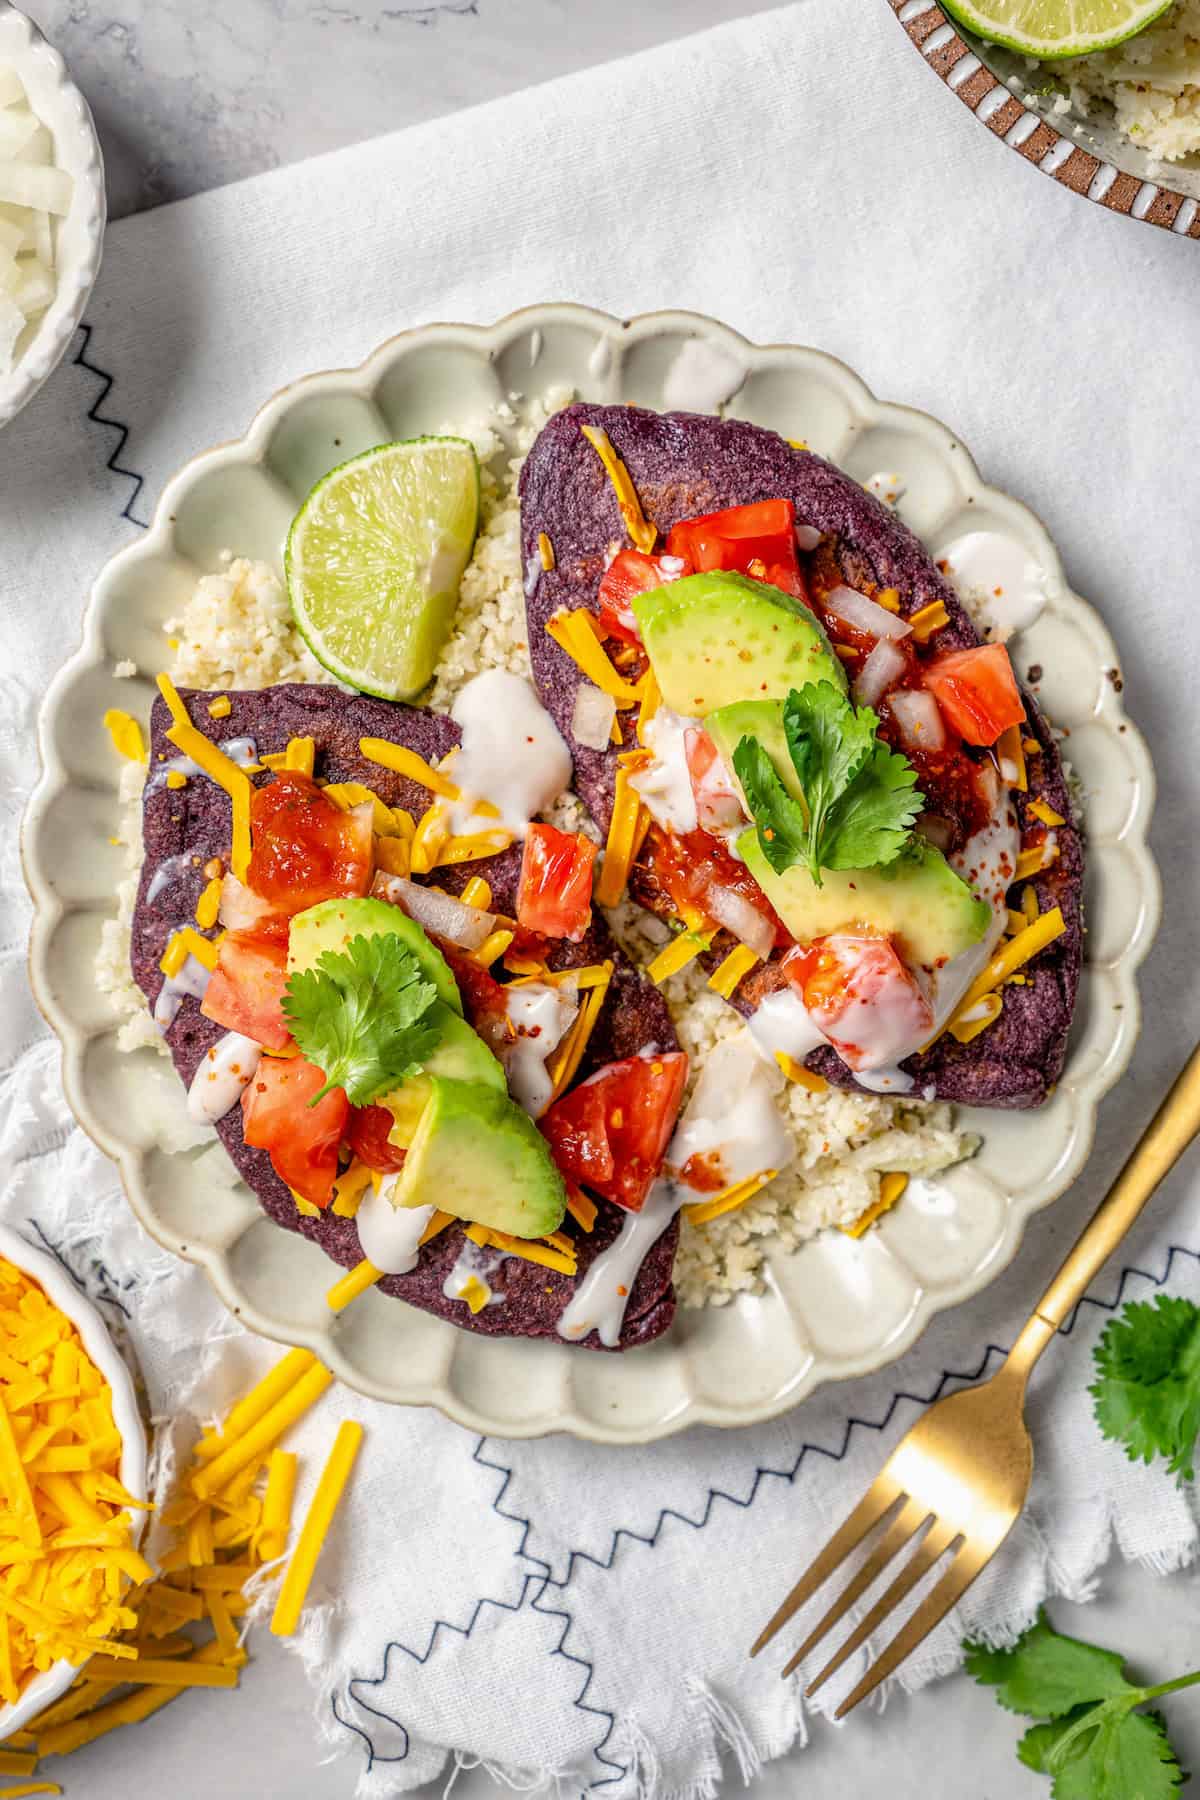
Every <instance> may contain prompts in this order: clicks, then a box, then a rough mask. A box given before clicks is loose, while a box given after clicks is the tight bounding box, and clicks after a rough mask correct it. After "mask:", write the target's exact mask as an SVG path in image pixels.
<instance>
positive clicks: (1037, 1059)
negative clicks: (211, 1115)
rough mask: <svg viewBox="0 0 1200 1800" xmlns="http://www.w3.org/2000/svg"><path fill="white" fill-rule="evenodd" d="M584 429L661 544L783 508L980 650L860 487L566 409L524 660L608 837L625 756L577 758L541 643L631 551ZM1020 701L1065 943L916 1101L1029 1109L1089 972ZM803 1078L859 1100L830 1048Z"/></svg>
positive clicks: (540, 471)
mask: <svg viewBox="0 0 1200 1800" xmlns="http://www.w3.org/2000/svg"><path fill="white" fill-rule="evenodd" d="M584 425H590V426H596V427H599V428H600V429H602V430H604V431H606V432H607V434H608V437H609V439H610V441H611V443H612V445H613V448H614V449H615V450H616V452H617V454H618V456H620V458H621V460H622V461H623V462H624V464H625V466H626V468H627V469H628V471H629V474H630V476H631V478H632V480H633V485H634V487H635V489H636V490H637V494H638V498H639V500H640V501H641V505H642V510H643V512H644V513H645V515H646V517H647V518H648V519H649V520H650V521H651V522H652V523H653V524H654V525H656V526H657V527H658V530H659V532H660V533H661V534H663V535H664V536H665V534H666V533H667V532H668V531H669V530H670V529H671V526H672V525H674V524H677V523H678V521H679V520H681V519H690V518H695V517H696V516H697V515H698V514H701V513H708V512H717V511H720V510H721V509H722V508H724V507H729V506H743V505H748V504H750V503H751V502H753V501H756V500H770V499H785V500H791V501H792V502H793V504H794V506H795V509H796V518H797V522H800V523H805V524H808V525H812V526H815V528H816V529H817V530H818V531H820V532H821V533H822V535H823V538H824V539H825V540H826V545H827V546H828V548H829V550H830V551H831V552H832V554H833V556H834V557H835V558H836V560H837V564H838V566H839V568H840V570H841V574H842V578H843V580H844V581H845V582H846V583H847V585H848V586H850V587H856V588H868V589H869V588H871V587H872V586H874V587H881V588H883V587H888V588H895V589H896V591H897V593H898V594H899V596H900V611H901V614H902V615H903V616H904V617H910V616H911V615H912V614H913V613H915V612H918V611H919V610H920V609H921V607H923V606H927V605H928V604H929V603H930V602H931V601H935V600H940V601H941V602H942V603H943V605H944V606H945V608H946V611H947V613H948V614H949V623H948V624H947V625H944V626H943V627H942V629H941V630H940V631H939V633H938V637H937V644H938V649H939V651H943V652H944V651H950V650H963V649H969V648H971V647H972V646H973V645H976V644H979V643H981V642H982V639H981V638H980V636H979V633H978V632H977V631H976V629H975V626H974V624H973V623H972V621H971V618H970V616H969V614H968V613H967V611H966V609H965V608H964V607H963V605H962V602H961V601H960V600H959V598H958V595H957V594H956V592H955V591H954V588H953V587H952V586H951V584H950V583H949V582H948V581H947V580H946V579H945V578H944V577H943V576H942V575H941V574H940V573H939V571H938V569H937V568H936V567H935V566H934V563H933V561H932V560H931V558H930V556H929V554H928V552H927V551H926V549H925V547H924V545H923V544H922V543H921V542H920V540H919V538H917V537H916V536H915V534H914V533H913V532H911V531H910V530H909V529H908V527H907V526H906V525H904V524H903V523H902V522H901V521H900V520H899V519H898V518H897V517H896V516H895V514H894V513H892V512H890V511H889V510H888V509H887V508H886V507H885V506H883V505H882V504H881V503H880V502H879V501H878V500H876V499H875V498H874V496H873V495H871V494H868V493H867V492H866V491H865V489H863V488H861V487H860V486H859V485H858V483H857V482H855V481H852V480H851V479H850V477H849V476H848V475H845V474H843V473H842V471H841V470H840V469H837V468H835V467H834V466H833V464H832V463H828V462H825V461H824V460H823V459H822V458H821V457H819V456H814V455H813V454H812V452H811V451H807V450H797V449H795V448H793V446H792V445H790V444H789V443H787V442H786V440H785V439H783V438H781V437H779V436H777V435H776V433H775V432H773V431H766V430H764V429H763V428H762V427H761V426H758V425H750V424H747V423H746V422H745V421H743V420H740V419H717V418H713V417H711V416H709V415H700V414H693V413H654V412H647V411H644V410H642V409H641V408H639V407H632V406H590V405H576V406H570V407H567V408H566V409H565V410H564V411H562V412H559V413H556V414H555V415H554V417H553V418H552V419H551V420H550V421H549V423H548V424H547V425H546V426H545V427H544V428H543V430H542V431H541V433H540V434H539V436H538V438H537V440H536V441H535V443H534V445H533V447H532V449H531V450H530V452H529V455H528V457H527V459H526V462H525V466H524V469H523V470H522V472H521V483H520V494H521V548H522V561H523V566H524V567H525V568H526V569H527V570H528V571H529V578H528V582H527V589H526V613H527V623H528V636H529V654H530V660H531V662H532V665H533V673H534V680H535V682H536V684H537V687H538V692H539V694H540V696H541V699H542V704H543V705H544V706H545V707H546V708H547V710H548V711H549V712H550V713H551V714H552V716H553V718H554V720H555V722H556V724H557V725H558V728H559V730H560V731H561V732H562V734H563V737H564V738H565V739H566V742H567V745H568V747H569V748H570V750H571V754H572V756H573V757H574V760H575V782H576V787H577V789H578V792H579V794H580V796H581V797H582V799H583V800H584V802H585V804H586V805H587V806H588V808H589V809H590V811H591V813H592V815H593V817H594V818H595V820H596V822H597V824H598V825H599V826H600V828H601V829H602V830H607V828H608V822H609V819H610V817H611V814H612V805H613V788H614V783H615V780H616V768H617V756H618V755H619V750H618V748H617V747H616V746H610V747H609V748H607V749H605V750H591V749H588V748H587V747H586V746H584V745H581V744H577V743H575V741H574V739H573V738H572V735H571V721H572V717H573V715H574V708H575V696H576V693H577V692H578V689H579V685H580V682H581V681H582V680H583V676H582V674H581V673H580V671H579V669H578V668H577V667H576V665H575V663H574V662H573V661H572V660H571V658H570V657H569V656H568V655H567V654H566V652H565V651H563V650H561V649H560V648H559V646H558V645H557V644H556V643H555V642H554V640H553V639H552V638H551V637H550V636H549V634H548V633H547V631H546V621H547V620H548V619H549V618H550V616H551V615H552V614H553V613H555V612H557V611H558V609H559V608H560V607H577V606H586V607H588V608H590V609H591V610H592V611H593V612H594V611H596V610H597V593H598V590H599V586H600V579H601V577H602V575H603V573H604V570H605V567H606V565H607V557H608V548H609V546H610V545H611V544H614V543H617V544H619V543H624V542H625V541H626V539H625V527H624V523H623V521H622V518H621V513H620V509H619V507H618V504H617V498H616V494H615V493H614V491H613V487H612V484H611V482H610V481H609V479H608V476H607V475H606V473H605V471H604V468H603V466H602V464H601V462H600V459H599V457H598V456H597V455H596V452H595V450H594V449H593V448H592V446H591V444H590V443H589V442H588V440H587V439H586V438H585V437H584V436H583V434H582V431H581V427H582V426H584ZM542 532H545V534H546V535H547V537H548V538H549V539H550V542H551V544H552V545H553V549H554V567H553V568H552V569H543V568H542V566H541V559H540V557H539V555H538V538H539V535H540V534H541V533H542ZM1022 698H1023V700H1024V703H1025V708H1026V711H1027V714H1028V734H1029V735H1030V736H1031V737H1035V738H1036V739H1037V741H1038V743H1039V745H1040V746H1041V754H1040V755H1038V756H1030V757H1029V758H1028V759H1027V766H1028V780H1029V791H1028V793H1027V794H1015V795H1014V800H1015V803H1016V809H1017V817H1018V822H1019V824H1020V825H1021V827H1022V828H1024V827H1025V825H1026V822H1027V819H1028V817H1029V806H1030V804H1031V803H1032V802H1033V801H1035V800H1038V799H1041V800H1043V801H1045V802H1046V803H1047V804H1048V805H1049V806H1051V807H1052V808H1053V809H1054V811H1055V812H1057V813H1059V814H1061V816H1062V817H1063V818H1064V819H1065V820H1066V823H1065V824H1064V825H1061V826H1059V827H1058V828H1057V841H1058V849H1059V855H1058V858H1057V860H1056V861H1055V862H1054V863H1053V864H1052V865H1051V866H1050V868H1048V869H1046V870H1044V871H1042V872H1041V873H1040V874H1038V875H1037V876H1035V877H1034V878H1033V886H1034V888H1035V890H1036V892H1037V897H1038V905H1039V907H1040V909H1041V910H1042V911H1045V910H1047V909H1048V908H1049V907H1053V906H1060V907H1061V908H1062V914H1063V920H1064V922H1065V925H1066V930H1065V931H1064V933H1063V935H1062V936H1061V937H1059V938H1058V939H1057V940H1056V941H1055V942H1054V943H1053V944H1051V945H1050V946H1049V947H1048V948H1047V949H1045V950H1043V951H1042V952H1041V954H1040V955H1039V956H1038V957H1037V958H1036V959H1035V960H1034V961H1033V962H1032V963H1031V964H1030V965H1029V966H1028V967H1027V968H1026V969H1025V970H1024V971H1023V974H1024V975H1025V978H1026V979H1025V983H1024V985H1023V986H1020V985H1018V986H1009V987H1006V988H1005V989H1004V1010H1003V1013H1002V1014H1001V1016H1000V1018H998V1019H997V1021H996V1022H995V1024H993V1025H991V1026H989V1027H988V1028H987V1030H986V1031H983V1032H981V1033H980V1034H979V1036H978V1037H976V1038H974V1039H973V1040H972V1041H971V1042H970V1043H969V1044H959V1043H957V1042H956V1041H955V1040H954V1039H953V1038H951V1037H949V1036H943V1037H941V1038H939V1040H938V1041H937V1043H936V1044H934V1045H933V1046H932V1048H931V1049H930V1050H928V1051H927V1052H925V1053H924V1054H923V1055H917V1056H911V1057H908V1058H906V1059H905V1061H904V1063H903V1064H902V1065H901V1066H902V1067H903V1068H904V1069H905V1070H906V1071H907V1072H908V1073H909V1074H911V1075H912V1076H913V1078H914V1088H913V1094H914V1097H916V1098H924V1099H930V1100H932V1099H939V1100H954V1101H959V1102H961V1103H963V1104H964V1105H969V1106H992V1107H1008V1108H1016V1107H1030V1106H1038V1105H1040V1104H1041V1103H1042V1101H1044V1100H1045V1099H1046V1097H1047V1095H1048V1093H1049V1091H1050V1089H1051V1088H1052V1087H1053V1085H1054V1083H1055V1082H1056V1081H1057V1079H1058V1077H1059V1075H1060V1073H1061V1071H1062V1066H1063V1062H1064V1060H1065V1057H1066V1050H1067V1037H1068V1033H1069V1031H1070V1026H1071V1019H1072V1015H1073V1013H1074V1008H1075V999H1076V994H1077V991H1078V986H1079V971H1080V965H1081V962H1082V957H1083V918H1082V904H1083V844H1082V840H1081V835H1080V830H1079V825H1078V822H1077V820H1076V818H1075V812H1074V808H1073V806H1072V802H1071V795H1070V793H1069V791H1068V788H1067V783H1066V780H1065V778H1064V775H1063V769H1062V759H1061V757H1060V755H1059V750H1058V744H1057V741H1056V740H1055V738H1054V735H1053V733H1052V732H1051V730H1050V727H1049V725H1048V724H1047V722H1046V720H1045V718H1044V716H1043V715H1042V713H1041V710H1040V708H1039V707H1038V705H1037V702H1036V700H1035V699H1034V697H1033V695H1032V694H1031V693H1029V692H1028V690H1027V689H1023V690H1022ZM731 942H732V940H731V939H728V938H727V937H726V938H724V940H723V941H720V940H719V941H718V945H717V946H716V948H715V949H714V951H713V952H712V953H710V956H709V958H708V959H707V960H708V961H709V962H710V963H715V962H717V961H719V960H720V956H721V955H722V954H723V953H724V950H725V949H727V948H728V947H729V945H730V944H731ZM777 980H778V978H777V976H776V975H775V972H774V969H773V966H772V965H771V964H768V965H766V967H765V968H760V969H759V970H756V971H754V972H753V973H752V974H751V975H750V976H749V977H748V978H747V979H746V981H744V982H743V983H742V985H741V986H740V987H739V989H738V990H737V993H736V994H735V995H734V1001H733V1003H734V1005H735V1006H737V1007H738V1009H739V1011H741V1012H743V1013H745V1014H746V1015H750V1014H752V1013H753V1012H754V1011H755V1009H756V1007H757V1006H758V1005H759V1004H760V1002H761V1000H762V999H763V998H764V997H765V994H766V993H767V992H769V991H770V990H771V988H773V987H774V986H776V985H777ZM808 1066H809V1067H810V1068H812V1069H813V1070H815V1071H817V1072H818V1073H820V1074H822V1075H824V1076H825V1077H826V1078H827V1079H828V1080H830V1081H832V1082H834V1083H835V1084H836V1085H838V1086H840V1087H859V1086H860V1084H859V1083H858V1082H857V1081H856V1080H855V1078H854V1075H853V1074H852V1072H851V1071H850V1069H848V1068H847V1066H846V1065H845V1063H843V1062H842V1060H841V1058H840V1057H839V1056H838V1055H837V1053H836V1051H834V1050H832V1049H830V1048H828V1047H822V1048H821V1049H819V1050H816V1051H814V1052H813V1053H812V1055H811V1056H810V1057H809V1058H808Z"/></svg>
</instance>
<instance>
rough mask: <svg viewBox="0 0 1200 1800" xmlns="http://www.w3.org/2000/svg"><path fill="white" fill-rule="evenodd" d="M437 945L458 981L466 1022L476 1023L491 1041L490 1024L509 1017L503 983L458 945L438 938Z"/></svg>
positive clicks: (482, 1033) (479, 1030)
mask: <svg viewBox="0 0 1200 1800" xmlns="http://www.w3.org/2000/svg"><path fill="white" fill-rule="evenodd" d="M437 946H438V949H439V950H440V951H441V953H442V955H443V956H444V957H445V959H446V961H447V962H448V963H449V964H450V973H451V974H452V975H453V976H454V979H455V981H456V982H457V983H458V991H459V993H460V994H461V996H462V1003H463V1014H464V1016H465V1018H466V1021H467V1024H468V1025H473V1026H474V1027H475V1030H476V1031H478V1032H479V1033H480V1034H481V1036H484V1037H486V1038H488V1041H489V1042H490V1041H491V1034H490V1033H489V1027H495V1025H496V1023H497V1021H499V1022H501V1023H503V1021H504V1020H505V1019H506V1018H507V1017H508V1003H507V1001H506V1000H505V998H504V987H503V984H502V983H501V982H499V981H497V980H496V977H495V976H494V975H493V974H491V973H490V972H489V971H488V970H487V969H485V968H483V967H481V965H480V964H479V963H477V962H476V961H475V958H474V957H473V956H470V955H468V953H467V951H465V950H463V949H462V948H461V947H460V946H459V945H457V944H451V943H449V942H448V941H447V940H446V939H445V938H438V940H437Z"/></svg>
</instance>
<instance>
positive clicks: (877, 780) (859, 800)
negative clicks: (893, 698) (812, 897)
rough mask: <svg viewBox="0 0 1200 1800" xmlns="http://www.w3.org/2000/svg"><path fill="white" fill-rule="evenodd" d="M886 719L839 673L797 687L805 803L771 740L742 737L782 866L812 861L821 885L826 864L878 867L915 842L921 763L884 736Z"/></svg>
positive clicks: (749, 787) (765, 838)
mask: <svg viewBox="0 0 1200 1800" xmlns="http://www.w3.org/2000/svg"><path fill="white" fill-rule="evenodd" d="M878 725H879V719H878V716H877V714H875V713H874V712H872V711H871V708H870V707H869V706H859V707H856V706H854V705H852V704H851V702H850V701H849V700H848V699H847V698H846V696H845V695H844V694H840V693H839V692H838V690H837V688H835V687H834V685H833V683H832V682H830V681H818V682H815V683H814V684H813V685H812V686H810V687H804V688H793V689H792V691H791V693H790V694H789V695H788V697H787V699H786V700H785V702H784V706H783V731H784V739H785V741H786V743H787V749H788V755H789V756H790V757H791V760H792V764H793V767H794V768H795V771H796V777H797V779H798V781H799V783H800V790H801V793H802V795H803V803H801V802H800V801H798V800H797V799H796V798H795V797H794V796H793V795H792V794H790V793H789V792H788V790H787V788H786V787H785V786H784V784H783V782H782V780H781V779H780V776H779V772H778V770H777V769H776V767H775V764H774V763H773V762H772V760H771V758H770V756H769V755H768V754H767V752H766V751H765V750H764V749H763V747H762V745H761V744H759V743H757V742H756V741H755V740H754V739H753V738H748V737H744V738H743V739H742V740H741V742H740V743H739V744H738V747H737V749H736V750H735V751H734V755H733V767H734V773H735V774H736V775H737V777H738V780H739V781H740V782H741V784H742V792H743V793H744V794H745V796H746V804H747V805H748V806H749V808H750V811H751V813H752V814H753V815H754V823H755V826H756V828H757V831H758V841H759V843H760V844H761V846H762V851H763V855H764V856H765V857H766V858H767V861H768V862H769V863H770V865H771V867H772V868H773V869H774V870H775V873H776V874H777V875H782V874H783V873H784V871H785V870H786V869H790V868H792V867H793V866H794V865H795V864H796V863H804V864H805V865H806V866H807V868H808V872H809V874H810V875H811V876H812V878H813V881H814V882H815V884H816V885H817V887H820V886H821V885H822V882H821V870H822V869H871V868H876V867H878V866H880V865H881V864H886V863H890V862H894V861H895V859H896V857H897V856H899V855H900V853H901V852H902V851H903V850H904V848H905V847H906V845H908V844H909V843H911V841H912V827H913V821H914V819H915V818H916V816H917V814H918V813H919V812H920V810H921V807H922V806H923V805H924V798H923V796H922V795H921V794H919V793H918V792H917V785H916V783H917V774H916V770H915V769H914V768H913V767H912V765H911V764H910V763H909V762H907V761H906V759H905V758H904V757H903V756H899V755H897V753H896V752H895V751H893V750H889V749H888V747H887V745H886V744H884V743H881V742H880V740H879V739H878V738H877V737H876V735H875V733H876V730H877V728H878Z"/></svg>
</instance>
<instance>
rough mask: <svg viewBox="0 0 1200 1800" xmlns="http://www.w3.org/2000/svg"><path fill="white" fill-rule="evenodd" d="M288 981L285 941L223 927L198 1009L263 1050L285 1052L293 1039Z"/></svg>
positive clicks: (208, 1017) (206, 1016)
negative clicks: (287, 1016)
mask: <svg viewBox="0 0 1200 1800" xmlns="http://www.w3.org/2000/svg"><path fill="white" fill-rule="evenodd" d="M287 980H288V970H287V947H286V945H284V944H281V943H279V942H278V941H277V940H274V939H271V938H264V937H258V936H257V935H256V934H255V933H254V932H251V931H227V932H226V933H225V936H224V937H223V938H222V939H221V942H220V944H219V946H218V948H217V966H216V968H215V969H214V970H213V972H212V975H211V976H210V977H209V983H208V988H207V990H206V992H205V995H204V998H203V1000H202V1001H201V1002H200V1011H201V1012H202V1013H203V1014H204V1016H205V1018H206V1019H213V1020H215V1021H216V1023H217V1024H218V1025H224V1026H226V1027H228V1029H229V1030H230V1031H240V1032H241V1033H242V1034H243V1036H244V1037H248V1038H253V1039H254V1042H255V1043H256V1044H262V1045H263V1046H264V1047H265V1048H266V1049H267V1050H286V1049H287V1048H288V1045H289V1044H290V1043H291V1041H292V1034H291V1032H290V1031H289V1029H288V1023H287V1020H286V1019H285V1018H284V1016H283V1006H282V1001H283V994H284V989H285V988H286V987H287Z"/></svg>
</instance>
